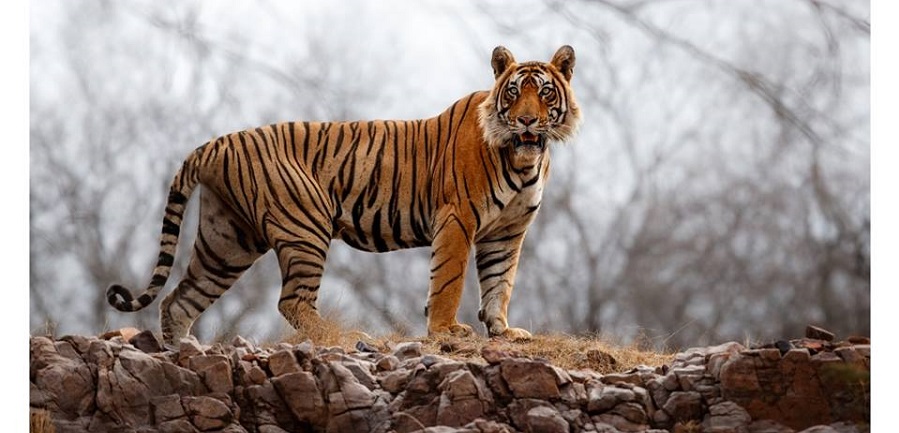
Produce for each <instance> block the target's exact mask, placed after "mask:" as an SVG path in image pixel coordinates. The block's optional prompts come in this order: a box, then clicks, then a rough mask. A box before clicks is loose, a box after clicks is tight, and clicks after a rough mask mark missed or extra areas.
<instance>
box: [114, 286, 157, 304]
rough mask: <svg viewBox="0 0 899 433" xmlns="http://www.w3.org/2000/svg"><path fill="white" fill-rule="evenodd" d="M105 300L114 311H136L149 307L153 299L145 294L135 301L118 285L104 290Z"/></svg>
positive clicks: (129, 293) (129, 292) (127, 291)
mask: <svg viewBox="0 0 899 433" xmlns="http://www.w3.org/2000/svg"><path fill="white" fill-rule="evenodd" d="M106 300H107V301H108V302H109V305H112V306H113V307H114V308H115V309H116V310H119V311H137V310H140V309H141V308H144V307H146V306H147V305H150V303H151V302H153V297H152V296H150V295H149V294H146V293H145V294H143V295H141V296H140V297H139V298H137V300H135V299H134V296H132V295H131V291H130V290H128V289H127V288H125V287H124V286H121V285H119V284H113V285H111V286H109V288H108V289H106Z"/></svg>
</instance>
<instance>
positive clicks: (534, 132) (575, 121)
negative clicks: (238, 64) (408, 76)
mask: <svg viewBox="0 0 899 433" xmlns="http://www.w3.org/2000/svg"><path fill="white" fill-rule="evenodd" d="M490 63H491V66H492V69H493V74H494V79H495V82H494V85H493V87H492V88H491V89H490V90H489V91H487V90H483V91H477V92H474V93H471V94H469V95H467V96H465V97H463V98H461V99H459V100H458V101H456V102H454V103H453V104H452V105H450V106H449V107H448V108H447V109H446V110H444V111H443V112H442V113H440V114H438V115H437V116H435V117H431V118H427V119H419V120H372V121H337V122H311V121H308V122H307V121H296V122H280V123H274V124H269V125H267V126H262V127H258V128H252V129H246V130H242V131H238V132H233V133H229V134H226V135H222V136H219V137H218V138H214V139H212V140H210V141H208V142H206V143H205V144H203V145H202V146H200V147H198V148H196V149H195V150H193V151H192V152H191V153H190V154H189V155H188V156H187V157H186V158H185V160H184V161H183V164H182V165H181V167H180V169H179V170H178V171H177V173H176V174H175V176H174V178H173V180H172V182H171V186H170V189H169V193H168V198H167V201H166V206H165V212H164V217H163V219H162V232H161V235H160V241H159V244H160V248H159V256H158V260H157V261H156V266H155V268H154V270H153V274H152V279H151V281H150V283H149V285H148V287H147V288H146V289H145V291H144V292H143V293H141V294H140V295H139V296H137V297H135V296H134V295H132V293H131V291H130V290H129V289H128V288H126V287H124V286H122V285H120V284H112V285H110V286H109V287H108V289H107V291H106V297H107V300H108V302H109V304H110V305H112V306H113V307H114V308H115V309H117V310H119V311H126V312H127V311H137V310H140V309H142V308H144V307H147V306H148V305H150V304H151V303H152V302H153V301H154V300H155V299H156V297H157V296H158V294H159V292H160V290H161V289H163V287H164V286H165V285H166V282H167V281H168V278H169V274H170V272H171V269H172V267H173V264H174V257H175V250H176V247H177V244H178V238H179V234H180V232H181V224H182V221H183V216H184V211H185V207H186V205H187V202H188V200H190V199H191V195H192V192H193V191H194V190H195V189H198V188H197V187H198V186H202V188H199V189H198V190H199V193H198V194H197V195H198V196H199V223H198V228H197V235H196V238H195V242H194V247H193V253H192V255H191V257H190V259H189V262H188V265H187V268H186V271H185V274H184V276H183V277H182V279H181V280H180V282H179V283H178V284H177V286H176V287H175V288H174V289H173V290H172V291H171V293H169V294H168V295H167V296H165V298H164V299H163V300H162V302H161V303H160V307H159V308H160V327H161V330H162V337H163V341H164V344H167V345H175V344H177V343H178V342H180V340H181V339H182V338H184V337H186V336H188V334H189V332H190V328H191V326H192V324H193V323H194V321H195V320H196V319H197V318H198V317H199V315H200V314H202V313H203V311H205V310H206V309H207V308H209V306H210V305H212V304H213V303H214V302H215V301H216V300H217V299H218V298H219V297H220V296H222V294H223V293H225V291H227V290H228V289H229V288H230V287H231V286H232V284H233V283H234V282H235V281H236V280H237V279H238V278H239V277H240V276H241V274H243V273H244V271H246V270H247V269H248V268H250V266H252V265H253V263H254V262H255V261H256V260H257V259H258V258H259V257H261V256H262V255H263V254H265V253H267V252H268V251H269V250H274V251H275V255H276V257H277V260H278V265H279V269H280V273H281V283H282V284H281V293H280V298H279V300H278V310H279V311H280V313H281V315H282V316H283V317H284V318H285V319H287V321H288V322H289V323H290V325H291V326H292V327H293V328H294V329H295V330H297V331H298V332H299V333H303V332H306V331H309V330H311V329H316V326H320V325H322V324H323V320H324V319H322V317H321V315H320V314H319V312H318V310H317V298H318V290H319V285H320V282H321V278H322V274H323V272H324V264H325V259H326V256H327V254H328V249H329V246H330V242H331V241H332V240H338V239H339V240H342V241H344V242H345V243H347V244H348V245H350V246H352V247H354V248H356V249H359V250H363V251H370V252H385V251H392V250H398V249H404V248H413V247H425V246H430V247H431V256H430V283H429V289H428V297H427V304H426V306H425V316H426V318H427V332H428V335H429V336H436V335H441V334H450V335H456V336H467V335H471V334H473V333H474V332H475V331H474V330H473V328H472V327H471V326H470V325H468V324H464V323H460V322H459V321H458V320H457V317H456V315H457V312H458V309H459V304H460V299H461V295H462V291H463V286H464V280H465V278H464V276H465V271H466V268H467V266H468V261H469V254H470V252H471V250H472V248H474V250H475V254H474V256H475V261H476V265H477V275H478V280H479V284H480V309H479V311H478V320H479V321H480V322H482V323H483V324H484V326H485V327H486V331H487V334H488V336H490V337H500V338H502V337H504V338H508V339H527V338H531V337H532V335H531V333H530V332H529V331H527V330H525V329H521V328H513V327H510V326H509V324H508V321H507V317H508V316H507V314H508V307H509V301H510V299H511V296H512V288H513V283H514V280H515V273H516V270H517V268H518V261H519V256H520V253H521V247H522V242H523V241H524V238H525V234H526V233H527V230H528V227H529V225H530V224H531V222H532V221H533V220H534V218H535V216H536V215H537V211H538V209H539V208H540V204H541V201H542V196H543V190H544V186H545V185H546V182H547V179H548V176H549V167H550V153H549V150H548V149H549V147H550V146H551V145H553V144H554V143H563V142H566V141H569V140H571V139H572V138H573V137H574V136H575V133H576V132H577V130H578V127H579V126H578V125H579V123H580V119H581V114H580V109H579V108H578V105H577V102H576V101H575V98H574V93H573V91H572V88H571V79H572V74H573V72H574V65H575V55H574V49H573V48H572V47H571V46H569V45H564V46H562V47H560V48H559V49H558V50H557V51H556V52H555V54H554V55H553V57H552V59H551V60H550V61H549V62H548V63H546V62H539V61H528V62H522V63H517V62H516V61H515V58H514V57H513V56H512V53H511V52H510V51H509V50H508V49H506V48H505V47H503V46H498V47H496V48H495V49H494V50H493V53H492V57H491V62H490Z"/></svg>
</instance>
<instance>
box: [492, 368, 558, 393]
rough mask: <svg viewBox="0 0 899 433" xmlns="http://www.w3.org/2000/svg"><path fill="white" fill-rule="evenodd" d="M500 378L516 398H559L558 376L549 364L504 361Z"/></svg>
mask: <svg viewBox="0 0 899 433" xmlns="http://www.w3.org/2000/svg"><path fill="white" fill-rule="evenodd" d="M500 369H501V371H502V377H503V379H504V380H505V381H506V384H508V386H509V390H511V392H512V394H513V395H514V396H515V397H517V398H544V399H554V398H559V397H560V393H559V383H558V376H557V374H556V372H555V371H554V370H553V368H552V366H550V365H549V364H546V363H543V362H538V361H531V360H525V359H512V358H509V359H504V360H503V361H502V363H501V364H500Z"/></svg>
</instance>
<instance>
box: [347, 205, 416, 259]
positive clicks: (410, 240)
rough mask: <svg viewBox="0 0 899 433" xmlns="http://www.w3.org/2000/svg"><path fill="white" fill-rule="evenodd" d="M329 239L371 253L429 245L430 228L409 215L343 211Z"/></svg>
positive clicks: (376, 210)
mask: <svg viewBox="0 0 899 433" xmlns="http://www.w3.org/2000/svg"><path fill="white" fill-rule="evenodd" d="M332 238H333V239H340V240H342V241H344V242H346V243H347V245H349V246H351V247H353V248H356V249H358V250H362V251H370V252H387V251H395V250H401V249H406V248H415V247H423V246H428V245H431V234H430V228H429V227H427V226H426V225H425V224H424V223H422V222H419V221H417V220H416V218H414V217H411V216H410V215H408V214H403V213H400V212H390V211H389V210H386V211H385V210H384V209H381V208H375V209H365V210H361V209H359V210H357V211H356V212H353V209H352V208H351V209H350V210H349V211H344V212H343V213H342V214H341V216H339V217H338V218H337V219H336V220H335V221H334V231H333V234H332Z"/></svg>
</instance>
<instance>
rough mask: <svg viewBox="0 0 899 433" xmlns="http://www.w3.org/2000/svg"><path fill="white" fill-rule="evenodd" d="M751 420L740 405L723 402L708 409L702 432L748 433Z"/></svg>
mask: <svg viewBox="0 0 899 433" xmlns="http://www.w3.org/2000/svg"><path fill="white" fill-rule="evenodd" d="M751 421H752V418H751V417H750V416H749V413H748V412H746V409H743V408H742V407H740V405H738V404H736V403H734V402H731V401H725V402H721V403H718V404H715V405H712V406H710V407H709V417H708V418H707V419H706V420H705V421H703V424H702V427H703V431H704V432H709V433H731V432H733V433H748V432H749V423H750V422H751Z"/></svg>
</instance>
